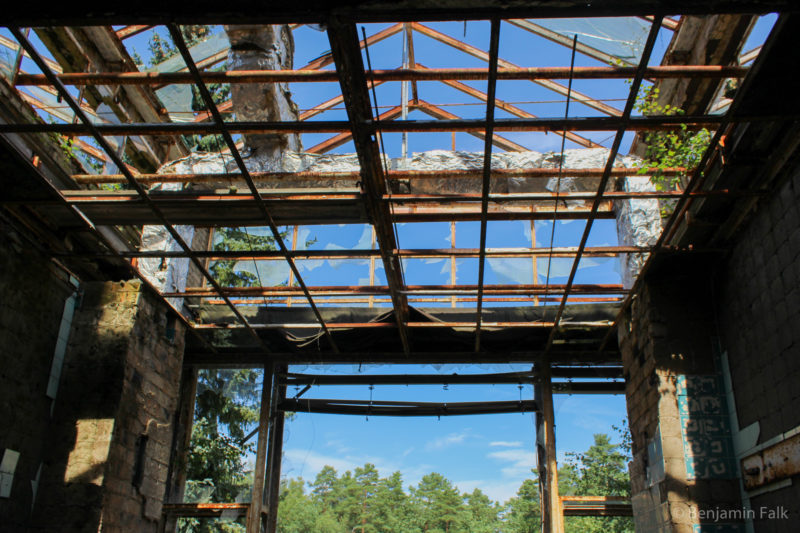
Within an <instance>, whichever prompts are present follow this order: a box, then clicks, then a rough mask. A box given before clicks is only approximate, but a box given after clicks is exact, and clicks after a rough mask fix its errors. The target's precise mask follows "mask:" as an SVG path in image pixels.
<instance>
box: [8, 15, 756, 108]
mask: <svg viewBox="0 0 800 533" xmlns="http://www.w3.org/2000/svg"><path fill="white" fill-rule="evenodd" d="M416 27H418V26H415V28H416ZM427 29H429V28H427ZM431 31H433V30H431ZM426 35H427V33H426ZM438 35H443V34H438V32H437V36H438ZM459 42H460V41H459ZM462 44H463V43H462ZM464 46H466V47H467V49H466V50H473V49H472V48H471V47H469V45H464ZM459 49H460V48H459ZM466 50H464V51H466ZM475 50H476V53H477V52H479V51H477V49H475ZM468 53H470V52H468ZM480 53H481V54H482V55H481V57H480V59H483V58H484V57H488V56H486V54H485V52H480ZM471 55H474V54H471ZM501 62H502V63H503V65H504V66H503V67H502V68H499V69H498V71H497V79H498V80H524V81H532V82H534V83H537V84H540V85H544V86H545V87H547V88H548V89H551V90H554V91H556V92H558V93H559V94H561V93H562V92H563V91H562V90H561V89H560V87H562V86H561V85H559V84H556V83H553V82H551V81H550V80H558V79H566V78H567V77H569V68H568V67H519V66H516V65H512V64H511V63H508V62H506V61H502V60H501ZM747 71H748V67H743V66H736V65H734V66H724V65H661V66H654V67H648V68H647V69H646V70H645V74H646V77H647V78H650V79H662V78H720V79H724V78H743V77H744V76H745V75H747ZM634 74H635V68H634V67H575V79H585V80H597V79H630V78H632V77H633V76H634ZM488 76H489V71H488V70H487V69H485V68H427V69H421V68H418V67H416V68H412V67H409V68H398V69H392V70H374V71H372V72H371V74H370V79H372V80H374V81H376V82H377V81H381V82H387V81H443V80H486V79H487V77H488ZM58 79H59V80H60V81H61V82H62V83H63V84H64V85H68V86H69V85H78V86H92V85H162V86H163V85H172V84H183V85H191V84H193V83H194V81H193V78H192V76H191V73H190V72H183V71H177V72H69V73H63V74H59V75H58ZM201 79H202V80H203V81H204V82H205V83H230V84H239V83H300V82H317V83H321V82H333V81H336V80H337V79H338V78H337V75H336V72H335V71H333V70H228V71H222V72H216V71H203V72H201ZM16 84H17V85H18V86H47V85H51V84H50V82H49V80H48V79H47V78H46V77H45V76H44V75H42V74H20V75H19V76H18V77H17V82H16ZM555 86H557V87H555ZM556 89H558V90H556ZM563 89H564V90H566V87H564V88H563ZM580 97H581V98H583V100H578V101H580V102H581V103H585V104H586V105H589V106H590V107H595V108H596V109H598V110H601V111H604V112H605V113H606V114H608V115H612V116H618V114H619V110H616V108H613V107H610V106H607V105H606V104H603V103H602V102H599V101H597V100H594V99H592V98H590V97H589V96H586V95H580ZM612 109H615V110H616V113H612V112H611V110H612Z"/></svg>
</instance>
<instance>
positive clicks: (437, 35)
mask: <svg viewBox="0 0 800 533" xmlns="http://www.w3.org/2000/svg"><path fill="white" fill-rule="evenodd" d="M412 26H413V28H414V29H415V30H416V31H418V32H420V33H422V34H423V35H426V36H428V37H430V38H432V39H436V40H437V41H439V42H441V43H443V44H446V45H448V46H451V47H453V48H455V49H456V50H461V51H462V52H465V53H467V54H469V55H471V56H473V57H476V58H478V59H480V60H482V61H486V62H488V61H489V56H488V54H487V53H486V52H484V51H483V50H479V49H477V48H475V47H474V46H470V45H468V44H466V43H464V42H462V41H459V40H458V39H454V38H452V37H450V36H449V35H445V34H444V33H441V32H438V31H436V30H434V29H432V28H429V27H428V26H425V25H423V24H420V23H419V22H413V23H412ZM498 65H499V67H502V68H503V69H516V68H520V67H518V66H517V65H515V64H513V63H511V62H509V61H505V60H502V59H501V60H499V63H498ZM621 68H625V67H621ZM562 70H563V69H562ZM498 76H499V72H498ZM568 77H569V69H566V72H563V73H562V74H561V75H560V78H562V79H566V78H568ZM501 79H502V78H501ZM531 81H533V82H534V83H536V84H537V85H541V86H542V87H545V88H546V89H550V90H551V91H554V92H556V93H558V94H560V95H563V96H566V94H567V88H566V87H564V86H563V85H561V84H560V83H556V82H554V81H551V80H550V79H538V80H531ZM572 98H573V99H574V100H576V101H578V102H581V103H582V104H584V105H587V106H589V107H592V108H594V109H597V110H598V111H600V112H601V113H604V114H606V115H610V116H619V115H620V114H621V113H620V111H619V110H618V109H617V108H615V107H613V106H610V105H607V104H604V103H603V102H600V101H598V100H595V99H594V98H591V97H589V96H587V95H585V94H582V93H578V92H575V91H573V92H572Z"/></svg>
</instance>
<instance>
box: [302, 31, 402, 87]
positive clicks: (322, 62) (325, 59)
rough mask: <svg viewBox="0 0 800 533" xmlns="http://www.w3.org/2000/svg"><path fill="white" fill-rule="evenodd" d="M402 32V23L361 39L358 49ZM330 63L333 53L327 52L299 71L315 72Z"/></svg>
mask: <svg viewBox="0 0 800 533" xmlns="http://www.w3.org/2000/svg"><path fill="white" fill-rule="evenodd" d="M402 30H403V24H402V23H397V24H394V25H392V26H389V27H388V28H386V29H384V30H381V31H379V32H377V33H375V34H373V35H370V36H369V37H367V38H366V40H365V39H361V40H360V41H358V47H359V49H363V48H364V47H365V46H369V45H372V44H375V43H379V42H381V41H383V40H384V39H388V38H389V37H391V36H392V35H396V34H398V33H400V32H401V31H402ZM332 63H333V53H331V52H328V53H326V54H323V55H321V56H320V57H318V58H317V59H314V60H313V61H311V62H309V63H308V64H307V65H306V66H304V67H302V69H301V70H317V69H321V68H322V67H325V66H328V65H330V64H332ZM336 81H338V80H336Z"/></svg>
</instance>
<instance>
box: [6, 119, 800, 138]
mask: <svg viewBox="0 0 800 533" xmlns="http://www.w3.org/2000/svg"><path fill="white" fill-rule="evenodd" d="M736 118H737V121H740V122H765V121H770V120H775V119H776V118H783V119H793V118H800V117H798V116H796V114H789V115H784V116H781V117H777V116H774V115H747V116H737V117H736ZM722 120H723V118H722V116H719V115H650V116H643V117H631V118H630V119H629V120H628V121H627V123H626V127H627V129H628V131H676V130H681V129H683V128H684V126H685V127H686V128H687V129H689V130H699V129H702V128H706V129H716V128H717V126H718V125H719V124H720V123H721V122H722ZM494 124H495V127H494V129H495V131H554V130H556V129H559V130H567V131H616V130H617V129H618V128H619V127H620V125H621V124H622V121H621V120H620V119H619V117H573V118H569V119H566V120H565V119H563V118H535V119H533V118H530V119H520V118H513V119H496V120H495V123H494ZM359 125H360V127H363V128H364V129H365V130H367V131H368V132H370V133H372V131H373V130H375V131H377V130H378V126H377V125H376V124H375V123H374V121H372V120H369V119H366V120H363V121H361V122H360V123H359ZM93 127H94V128H95V129H96V130H97V132H98V133H100V134H101V135H112V136H113V135H186V134H192V133H201V134H211V133H215V132H216V131H217V130H216V127H215V126H214V125H213V124H211V123H202V122H201V123H175V122H164V123H160V122H156V123H131V124H97V125H94V126H93ZM225 127H226V130H227V131H229V132H231V133H243V134H247V133H251V134H252V133H342V132H346V131H348V127H349V123H348V122H347V121H341V120H315V121H307V122H301V121H296V122H266V121H264V122H226V123H225ZM485 127H486V124H485V121H484V120H481V119H459V120H400V121H398V120H395V121H392V122H386V123H384V124H381V125H380V130H381V131H383V132H403V131H409V132H447V133H449V132H452V131H464V132H478V133H480V132H482V131H483V130H484V129H485ZM42 132H55V133H61V134H64V135H87V134H89V133H90V130H89V127H88V126H86V125H85V124H44V123H42V124H0V133H42Z"/></svg>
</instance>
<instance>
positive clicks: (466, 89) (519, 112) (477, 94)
mask: <svg viewBox="0 0 800 533" xmlns="http://www.w3.org/2000/svg"><path fill="white" fill-rule="evenodd" d="M417 67H419V68H422V69H424V68H426V67H425V66H424V65H420V64H419V63H417ZM442 83H444V84H445V85H447V86H449V87H452V88H453V89H456V90H457V91H461V92H462V93H464V94H468V95H470V96H472V97H474V98H477V99H478V100H480V101H481V102H485V101H486V93H484V92H483V91H479V90H478V89H475V88H473V87H470V86H469V85H467V84H465V83H461V82H458V81H454V80H442ZM494 104H495V106H497V108H499V109H502V110H503V111H506V112H508V113H511V114H512V115H514V116H516V117H519V118H537V117H536V115H534V114H532V113H528V112H527V111H525V110H523V109H520V108H519V107H517V106H515V105H512V104H509V103H507V102H504V101H503V100H498V99H497V98H495V100H494ZM554 133H557V134H559V135H560V134H561V132H560V131H556V132H554ZM567 138H568V139H569V140H571V141H572V142H574V143H576V144H579V145H581V146H584V147H586V148H599V147H600V145H599V144H597V143H594V142H592V141H591V140H589V139H586V138H584V137H581V136H580V135H577V134H575V133H572V132H567Z"/></svg>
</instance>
